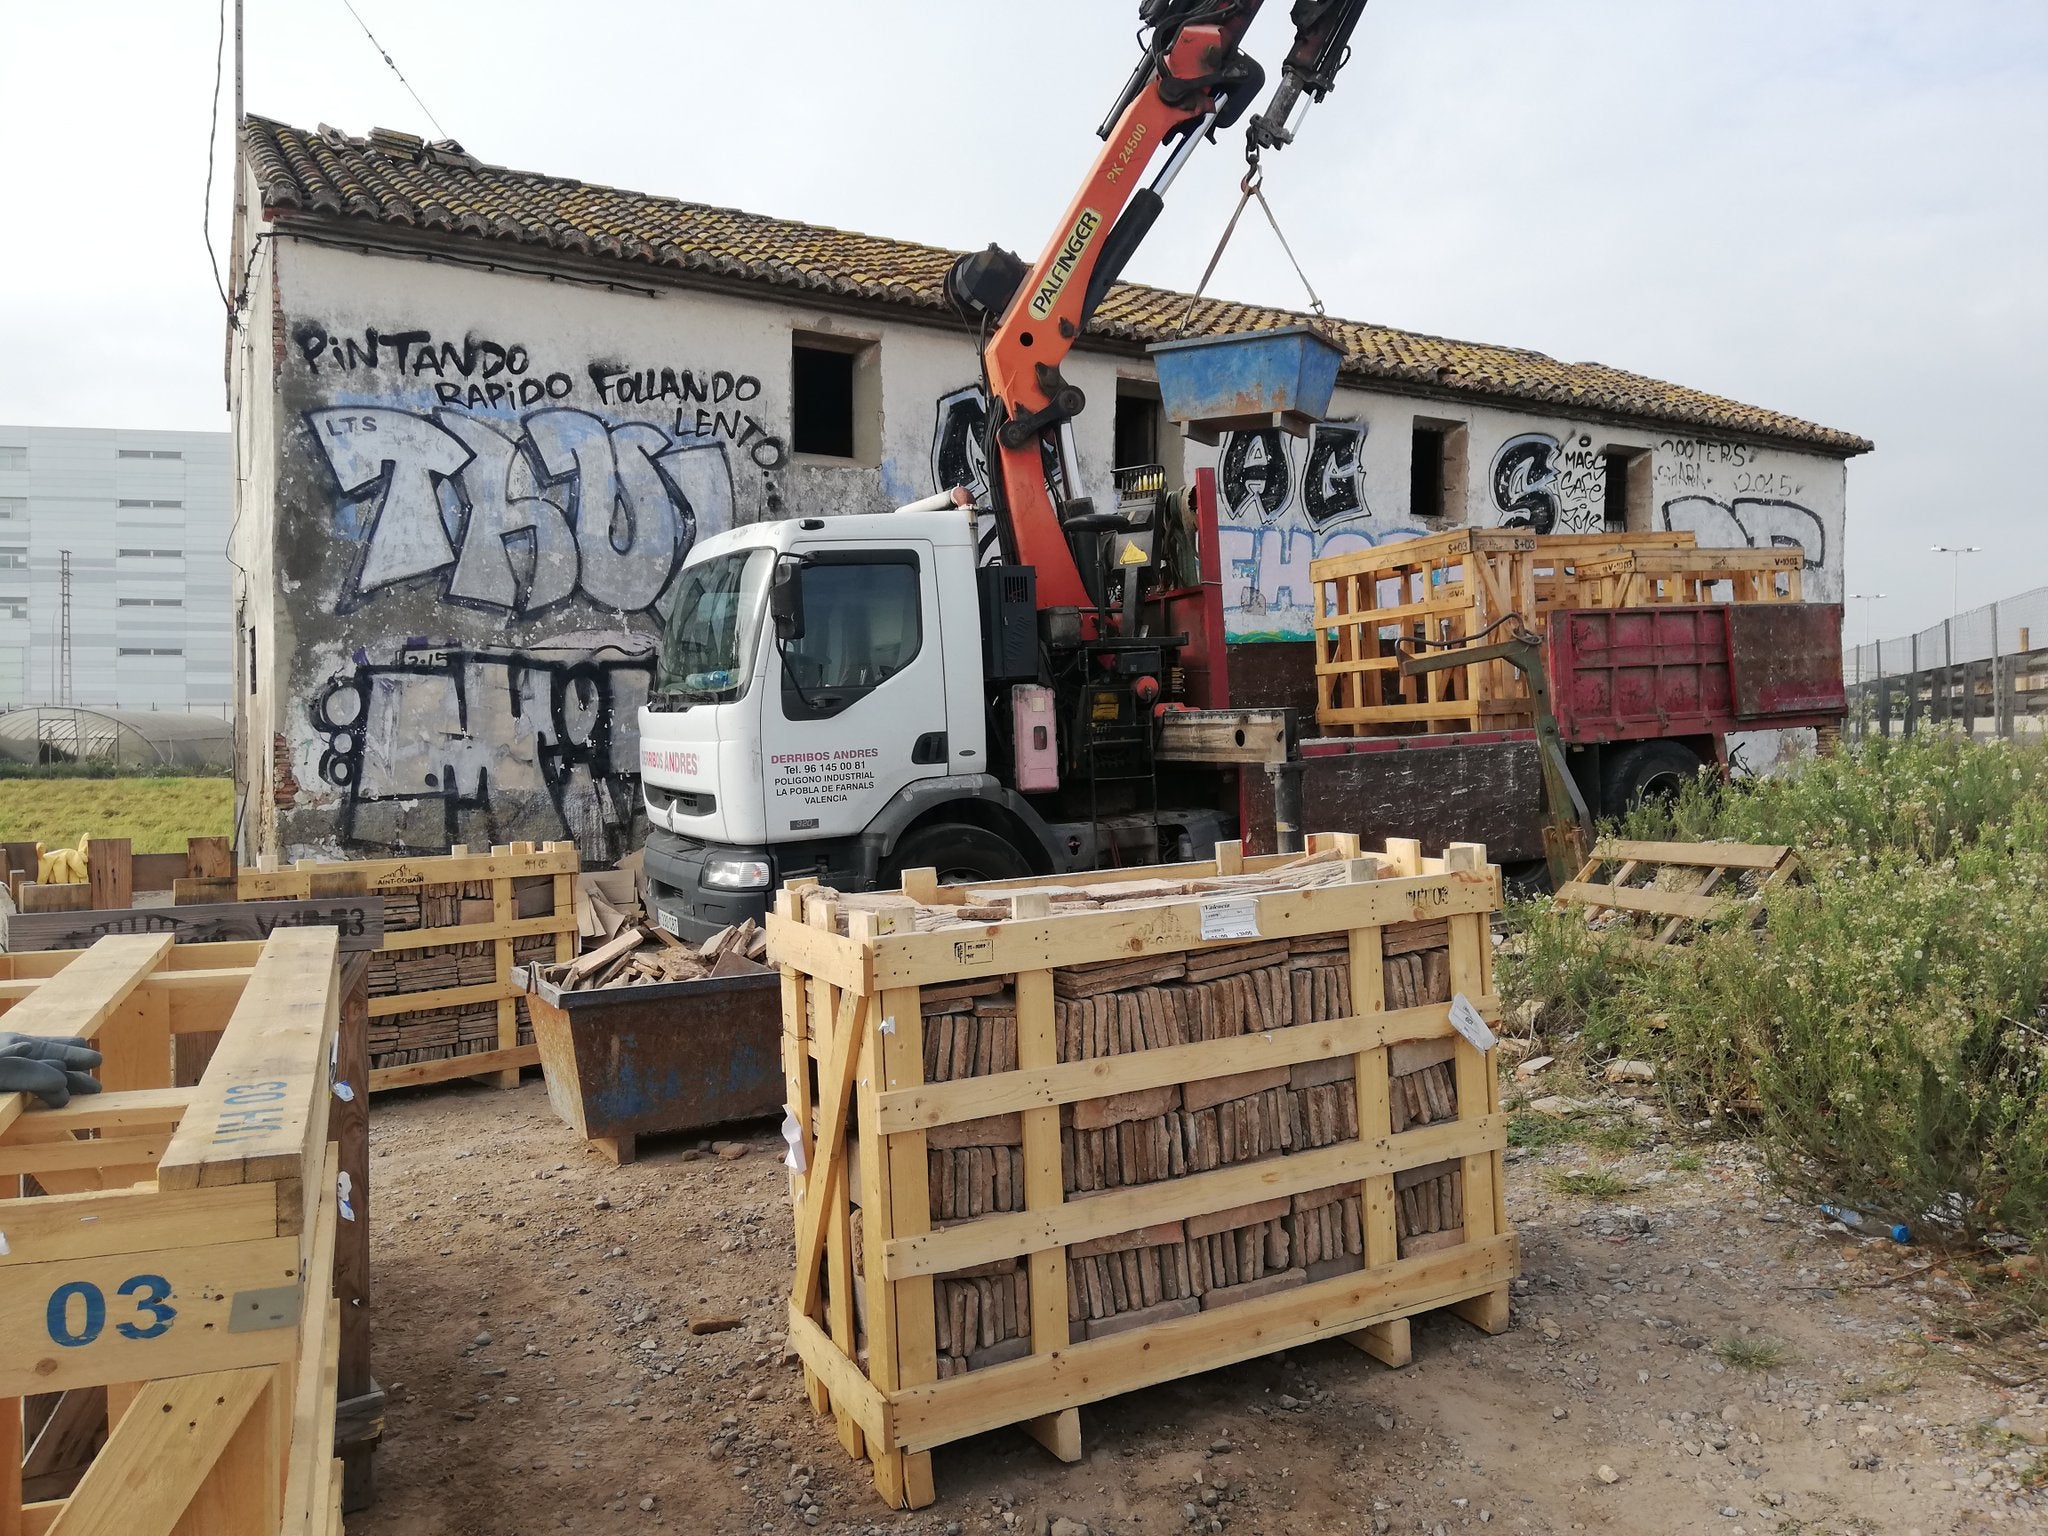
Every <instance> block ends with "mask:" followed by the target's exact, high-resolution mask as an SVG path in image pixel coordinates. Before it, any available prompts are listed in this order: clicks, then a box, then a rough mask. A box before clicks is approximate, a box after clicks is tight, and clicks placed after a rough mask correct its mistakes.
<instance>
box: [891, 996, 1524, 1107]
mask: <svg viewBox="0 0 2048 1536" xmlns="http://www.w3.org/2000/svg"><path fill="white" fill-rule="evenodd" d="M1023 974H1029V973H1028V972H1027V973H1023ZM1472 1003H1473V1005H1474V1006H1475V1007H1476V1008H1478V1010H1479V1012H1480V1015H1481V1017H1483V1018H1486V1019H1488V1020H1496V1019H1498V1018H1499V1017H1500V1000H1499V999H1498V998H1496V997H1493V996H1490V995H1486V996H1480V997H1475V998H1473V999H1472ZM1451 1033H1453V1031H1452V1028H1451V1021H1450V1005H1449V1004H1447V1003H1430V1004H1426V1005H1425V1006H1423V1007H1420V1008H1401V1009H1396V1010H1394V1011H1392V1012H1388V1013H1373V1014H1354V1015H1352V1016H1351V1017H1349V1018H1344V1019H1331V1020H1329V1021H1327V1022H1324V1023H1319V1024H1296V1025H1292V1026H1290V1027H1289V1028H1287V1029H1278V1030H1270V1031H1267V1032H1266V1033H1264V1034H1257V1035H1234V1036H1230V1037H1228V1038H1226V1039H1221V1040H1197V1041H1194V1042H1192V1043H1190V1044H1188V1045H1165V1046H1156V1047H1154V1048H1153V1049H1151V1050H1146V1051H1131V1052H1127V1053H1125V1054H1123V1055H1120V1056H1093V1057H1089V1058H1087V1059H1085V1060H1082V1061H1069V1062H1061V1063H1058V1064H1056V1065H1053V1066H1046V1067H1023V1066H1020V1067H1019V1068H1018V1070H1017V1071H1015V1072H1004V1073H999V1074H997V1075H996V1076H993V1077H972V1078H960V1079H957V1080H954V1081H951V1082H943V1083H927V1084H920V1085H919V1086H917V1087H915V1088H906V1089H898V1090H895V1091H893V1092H889V1093H885V1094H883V1095H882V1096H881V1098H880V1100H879V1102H878V1104H877V1106H876V1108H877V1112H878V1113H879V1115H880V1116H881V1119H880V1122H879V1124H878V1126H877V1129H878V1130H880V1131H881V1133H882V1134H883V1135H894V1134H895V1133H897V1132H899V1131H908V1130H930V1129H932V1128H933V1127H935V1126H941V1125H952V1124H956V1123H958V1122H960V1121H963V1120H980V1119H983V1118H985V1117H986V1116H989V1115H1003V1114H1012V1113H1015V1112H1018V1111H1021V1110H1028V1109H1037V1108H1041V1107H1043V1106H1046V1105H1060V1104H1073V1103H1077V1102H1079V1101H1080V1100H1082V1099H1099V1098H1106V1097H1108V1096H1109V1095H1110V1094H1115V1093H1139V1092H1143V1091H1144V1090H1146V1089H1148V1088H1164V1087H1168V1086H1170V1085H1172V1084H1176V1083H1192V1082H1198V1081H1200V1080H1201V1079H1203V1078H1209V1077H1229V1076H1233V1075H1235V1074H1236V1073H1239V1072H1256V1071H1260V1070H1262V1069H1264V1068H1267V1067H1289V1066H1294V1065H1296V1064H1298V1063H1300V1062H1305V1061H1322V1060H1325V1059H1327V1058H1329V1057H1331V1056H1354V1055H1357V1054H1358V1053H1360V1052H1362V1051H1370V1050H1374V1049H1377V1048H1379V1047H1381V1046H1385V1045H1387V1044H1389V1043H1391V1042H1393V1041H1397V1040H1439V1039H1442V1038H1444V1037H1445V1036H1447V1035H1450V1034H1451Z"/></svg>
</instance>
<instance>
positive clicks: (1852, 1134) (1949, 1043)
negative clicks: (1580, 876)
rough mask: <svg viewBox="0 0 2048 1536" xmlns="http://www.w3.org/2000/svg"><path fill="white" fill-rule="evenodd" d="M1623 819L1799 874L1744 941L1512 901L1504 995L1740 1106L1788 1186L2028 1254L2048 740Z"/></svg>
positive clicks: (2044, 953) (2037, 1210)
mask: <svg viewBox="0 0 2048 1536" xmlns="http://www.w3.org/2000/svg"><path fill="white" fill-rule="evenodd" d="M1624 830H1625V831H1626V833H1627V834H1628V835H1631V836H1637V837H1677V838H1685V839H1696V838H1731V839H1737V840H1741V841H1746V842H1767V843H1770V842H1782V843H1789V844H1791V845H1793V846H1794V847H1796V848H1797V849H1798V850H1799V852H1800V855H1801V857H1802V859H1803V860H1804V862H1805V863H1806V865H1807V868H1808V870H1809V872H1810V873H1811V876H1812V880H1811V883H1810V884H1808V885H1806V886H1803V887H1800V886H1795V887H1788V888H1785V889H1780V890H1774V891H1772V892H1770V893H1769V894H1768V896H1767V898H1766V900H1765V906H1766V909H1767V921H1766V924H1765V927H1764V929H1763V931H1762V933H1761V935H1759V934H1756V933H1753V932H1752V931H1751V930H1750V929H1749V928H1748V926H1747V925H1744V924H1738V925H1732V926H1730V927H1729V928H1727V929H1724V930H1721V931H1716V932H1709V933H1706V934H1704V935H1702V936H1701V937H1699V938H1698V939H1697V940H1696V941H1694V942H1693V943H1692V944H1690V945H1689V946H1686V947H1685V948H1684V949H1682V950H1681V952H1680V953H1678V954H1676V955H1673V956H1670V957H1668V958H1666V959H1662V960H1655V961H1651V960H1644V959H1640V958H1637V957H1635V956H1632V955H1629V954H1627V953H1626V952H1625V950H1624V949H1623V947H1622V946H1620V945H1618V944H1617V943H1616V942H1615V940H1614V939H1613V938H1612V937H1607V936H1601V935H1595V934H1590V933H1588V932H1586V930H1585V926H1584V923H1583V921H1582V919H1580V918H1579V916H1578V915H1577V914H1575V913H1566V912H1555V911H1551V910H1549V909H1547V908H1532V909H1521V910H1518V911H1517V913H1516V914H1515V917H1514V921H1515V923H1516V926H1517V929H1518V931H1519V933H1520V935H1521V939H1522V943H1521V944H1520V946H1519V947H1518V948H1519V952H1517V953H1511V954H1510V955H1509V956H1508V957H1507V958H1506V959H1505V961H1504V963H1503V965H1502V967H1501V985H1502V987H1503V990H1504V992H1505V994H1506V996H1507V997H1508V998H1509V999H1510V1000H1511V1001H1516V1002H1520V1001H1525V1000H1530V999H1534V1000H1537V1001H1540V1002H1541V1003H1542V1004H1543V1005H1544V1009H1545V1012H1544V1019H1545V1029H1546V1031H1547V1032H1554V1031H1557V1030H1560V1029H1561V1030H1569V1031H1576V1032H1578V1034H1579V1035H1580V1037H1581V1040H1582V1043H1583V1045H1584V1047H1585V1048H1586V1050H1587V1052H1588V1053H1589V1054H1590V1055H1592V1056H1593V1057H1595V1058H1598V1057H1600V1056H1604V1055H1607V1054H1627V1055H1631V1056H1641V1057H1644V1058H1646V1059H1649V1060H1652V1061H1654V1062H1656V1063H1657V1065H1658V1075H1659V1081H1660V1083H1661V1085H1662V1086H1663V1089H1664V1091H1665V1092H1666V1094H1667V1095H1669V1096H1671V1097H1672V1098H1673V1099H1674V1100H1676V1101H1678V1103H1679V1105H1680V1106H1681V1107H1682V1108H1684V1109H1685V1110H1686V1111H1687V1112H1688V1113H1697V1112H1699V1111H1700V1110H1705V1111H1706V1112H1708V1113H1713V1114H1720V1113H1725V1112H1728V1111H1731V1110H1733V1111H1740V1112H1742V1113H1743V1114H1745V1115H1748V1116H1750V1117H1752V1119H1753V1123H1754V1124H1755V1126H1756V1128H1757V1130H1758V1133H1759V1135H1760V1139H1761V1145H1762V1148H1763V1151H1764V1154H1765V1157H1766V1160H1767V1162H1768V1163H1769V1166H1770V1167H1771V1169H1772V1171H1773V1172H1774V1173H1775V1174H1776V1175H1777V1177H1778V1178H1779V1179H1780V1180H1781V1181H1782V1182H1783V1183H1784V1185H1785V1186H1786V1187H1787V1188H1789V1189H1791V1190H1793V1191H1794V1192H1796V1193H1799V1194H1802V1195H1805V1196H1808V1197H1812V1198H1826V1199H1831V1200H1836V1201H1839V1202H1841V1203H1844V1204H1849V1205H1854V1206H1857V1207H1859V1208H1863V1209H1868V1210H1870V1211H1872V1212H1875V1213H1881V1214H1883V1215H1885V1216H1888V1217H1891V1218H1893V1219H1897V1220H1902V1221H1905V1222H1907V1223H1909V1224H1910V1225H1912V1226H1914V1227H1915V1228H1916V1229H1920V1230H1923V1231H1925V1230H1930V1229H1933V1230H1935V1231H1936V1232H1937V1233H1938V1234H1940V1235H1948V1236H1953V1237H1956V1238H1961V1239H1965V1240H1975V1239H1977V1238H1979V1237H1981V1236H1983V1235H1985V1234H1987V1233H1990V1232H1998V1231H2005V1232H2013V1233H2017V1234H2020V1235H2021V1236H2023V1237H2025V1238H2026V1239H2028V1240H2029V1241H2030V1242H2031V1243H2032V1244H2033V1245H2034V1247H2035V1249H2036V1251H2040V1250H2041V1249H2042V1247H2043V1246H2044V1245H2048V1105H2044V1101H2043V1092H2042V1089H2043V1077H2044V1074H2048V1017H2044V1012H2043V1007H2042V1005H2043V994H2044V983H2048V749H2044V748H2042V747H2038V746H2014V745H2011V744H2008V743H1997V744H1977V743H1971V742H1968V741H1965V740H1963V739H1961V738H1958V737H1954V736H1930V737H1920V738H1914V739H1912V740H1910V741H1893V742H1887V741H1883V740H1877V741H1872V742H1870V743H1868V744H1867V745H1864V746H1862V747H1859V748H1857V749H1855V750H1852V751H1848V752H1843V753H1839V754H1836V755H1833V756H1830V757H1827V758H1823V759H1820V760H1817V761H1815V762H1812V763H1808V764H1805V765H1803V766H1802V767H1800V768H1799V769H1797V770H1795V771H1793V772H1791V773H1788V774H1785V775H1783V776H1780V777H1774V778H1770V779H1765V780H1759V781H1751V782H1748V783H1742V784H1736V785H1731V786H1727V787H1719V786H1712V785H1707V784H1701V785H1697V786H1692V787H1689V788H1687V790H1686V791H1685V792H1684V793H1683V794H1681V795H1680V796H1679V797H1678V799H1677V800H1676V801H1675V802H1674V803H1672V804H1671V805H1669V806H1668V807H1664V808H1661V809H1652V810H1645V811H1639V812H1637V813H1636V814H1635V815H1634V816H1632V817H1631V818H1629V821H1628V823H1627V825H1626V827H1625V829H1624ZM1553 1037H1554V1038H1555V1036H1553Z"/></svg>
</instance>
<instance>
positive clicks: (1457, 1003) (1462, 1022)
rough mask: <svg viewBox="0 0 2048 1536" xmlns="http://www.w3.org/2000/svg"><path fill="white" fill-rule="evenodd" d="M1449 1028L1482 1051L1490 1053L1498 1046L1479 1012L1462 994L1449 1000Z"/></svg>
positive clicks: (1498, 1042)
mask: <svg viewBox="0 0 2048 1536" xmlns="http://www.w3.org/2000/svg"><path fill="white" fill-rule="evenodd" d="M1451 1028H1453V1029H1455V1030H1456V1031H1457V1032H1458V1033H1459V1034H1461V1035H1463V1036H1464V1037H1465V1038H1466V1039H1467V1040H1470V1041H1471V1042H1472V1043H1473V1044H1474V1045H1476V1046H1478V1047H1479V1049H1480V1050H1482V1051H1490V1050H1492V1049H1493V1048H1494V1047H1495V1046H1496V1045H1498V1044H1500V1041H1499V1040H1498V1039H1497V1038H1496V1037H1495V1035H1494V1033H1493V1031H1492V1030H1491V1029H1489V1028H1487V1026H1486V1020H1485V1019H1484V1018H1482V1017H1481V1016H1480V1013H1479V1010H1478V1009H1477V1008H1475V1007H1473V1006H1472V999H1471V998H1469V997H1467V996H1466V995H1465V994H1464V993H1462V992H1460V993H1459V994H1458V995H1457V996H1456V997H1454V998H1452V999H1451Z"/></svg>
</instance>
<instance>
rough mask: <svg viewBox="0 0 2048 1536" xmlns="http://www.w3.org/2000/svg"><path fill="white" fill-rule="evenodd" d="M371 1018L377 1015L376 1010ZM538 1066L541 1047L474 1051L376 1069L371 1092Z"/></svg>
mask: <svg viewBox="0 0 2048 1536" xmlns="http://www.w3.org/2000/svg"><path fill="white" fill-rule="evenodd" d="M371 1016H372V1017H373V1018H374V1017H375V1016H376V1015H375V1013H374V1011H373V1013H372V1015H371ZM539 1065H540V1047H539V1046H538V1045H522V1046H520V1047H519V1048H518V1049H516V1050H510V1051H472V1052H470V1053H469V1054H468V1055H467V1056H449V1057H446V1058H443V1059H441V1060H438V1061H414V1062H408V1063H406V1064H405V1065H404V1066H398V1067H376V1068H373V1069H372V1070H371V1072H370V1091H371V1092H372V1093H383V1092H385V1091H387V1090H388V1089H392V1088H418V1087H421V1086H423V1085H424V1084H427V1083H446V1082H452V1081H454V1080H455V1079H456V1078H458V1077H475V1076H477V1075H478V1074H479V1073H489V1072H502V1071H504V1070H505V1069H507V1068H509V1067H537V1066H539Z"/></svg>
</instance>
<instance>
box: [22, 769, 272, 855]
mask: <svg viewBox="0 0 2048 1536" xmlns="http://www.w3.org/2000/svg"><path fill="white" fill-rule="evenodd" d="M234 806H235V785H234V781H233V780H232V779H170V778H165V779H154V778H151V779H142V778H137V779H0V842H10V843H25V842H39V843H45V844H47V845H49V846H50V847H52V848H57V847H67V848H68V847H74V846H76V845H77V842H78V839H79V838H80V837H81V836H82V835H84V834H85V833H88V832H89V833H91V834H92V835H93V836H94V837H125V838H128V839H129V840H130V841H131V842H133V843H134V845H135V852H137V853H182V852H183V851H184V848H185V839H186V838H188V837H224V836H226V835H227V834H228V833H229V832H230V831H231V830H232V829H233V821H234Z"/></svg>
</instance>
